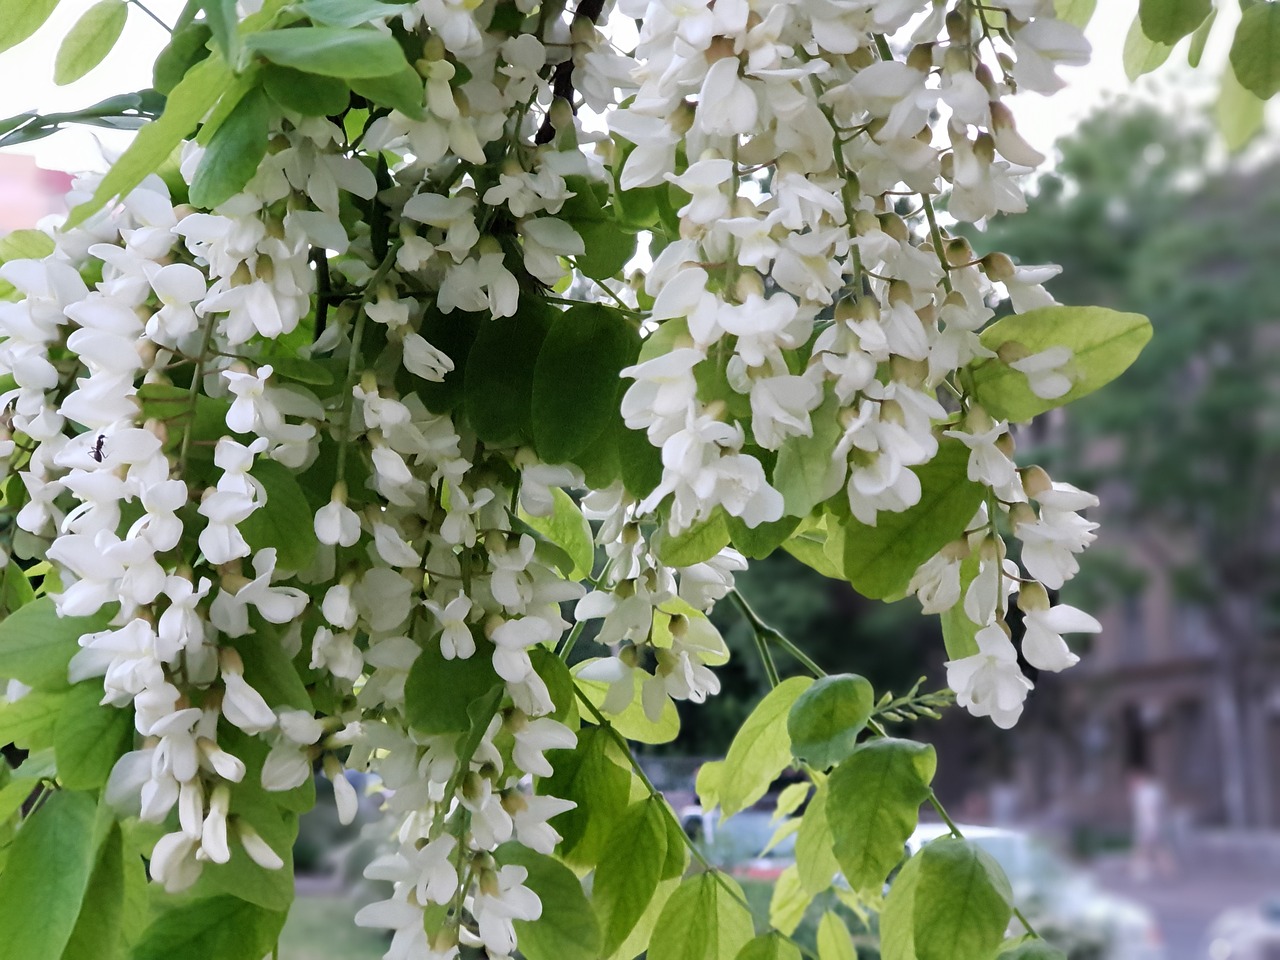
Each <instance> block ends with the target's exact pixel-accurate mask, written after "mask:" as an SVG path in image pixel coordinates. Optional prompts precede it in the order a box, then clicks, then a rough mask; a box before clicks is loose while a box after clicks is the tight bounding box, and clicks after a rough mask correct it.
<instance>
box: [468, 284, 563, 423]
mask: <svg viewBox="0 0 1280 960" xmlns="http://www.w3.org/2000/svg"><path fill="white" fill-rule="evenodd" d="M549 313H550V311H547V310H546V309H545V308H543V307H542V306H541V305H540V304H537V303H536V301H533V300H532V299H530V298H528V297H526V298H524V299H522V300H521V301H520V309H519V311H518V312H517V313H516V315H515V316H512V317H494V318H492V319H488V320H485V321H483V322H482V323H481V324H480V330H479V332H478V333H477V334H476V340H475V343H474V344H472V346H471V352H470V353H469V354H468V355H467V362H466V373H465V375H464V377H463V388H462V389H463V395H464V396H465V398H466V405H467V418H468V419H469V420H470V421H471V426H472V427H474V428H475V431H476V435H477V436H478V437H479V438H480V439H481V440H483V441H484V442H485V443H490V444H495V445H506V444H513V443H517V442H519V441H520V440H522V439H525V438H529V437H531V436H532V431H533V417H532V413H531V411H532V404H533V382H534V380H533V377H534V365H535V364H536V363H537V361H538V352H539V350H540V349H541V347H542V342H543V339H544V338H545V337H546V335H547V330H548V329H549V328H550V326H551V316H550V315H549Z"/></svg>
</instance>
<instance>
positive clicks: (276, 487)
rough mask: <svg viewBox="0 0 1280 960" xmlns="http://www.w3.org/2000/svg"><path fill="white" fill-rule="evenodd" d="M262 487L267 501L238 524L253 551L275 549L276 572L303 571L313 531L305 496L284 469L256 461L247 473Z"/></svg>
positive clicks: (312, 543) (311, 553)
mask: <svg viewBox="0 0 1280 960" xmlns="http://www.w3.org/2000/svg"><path fill="white" fill-rule="evenodd" d="M249 474H250V476H252V477H253V478H254V479H255V480H257V481H258V482H259V483H261V484H262V489H263V490H264V491H266V494H267V502H266V504H264V505H263V506H262V507H259V508H258V509H257V510H255V511H254V512H253V513H251V514H249V517H248V519H247V520H245V521H244V522H243V523H242V524H240V532H241V533H242V534H244V538H245V540H246V541H248V543H249V546H250V547H252V548H253V550H254V552H255V553H256V552H257V551H259V550H261V549H263V548H264V547H275V549H276V568H277V569H278V570H305V569H306V568H307V567H309V566H310V565H311V561H312V560H313V559H315V554H316V532H315V524H314V522H313V518H312V514H311V507H310V506H309V505H308V503H307V496H306V494H305V493H303V492H302V487H300V486H299V485H298V480H297V478H296V477H295V476H294V475H293V472H292V471H291V470H290V469H289V468H288V467H286V466H284V465H283V464H280V463H276V462H275V461H274V460H265V459H259V460H258V462H257V463H255V464H254V465H253V469H252V470H250V471H249Z"/></svg>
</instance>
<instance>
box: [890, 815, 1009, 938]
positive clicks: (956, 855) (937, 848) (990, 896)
mask: <svg viewBox="0 0 1280 960" xmlns="http://www.w3.org/2000/svg"><path fill="white" fill-rule="evenodd" d="M917 858H918V859H919V860H920V878H919V880H918V881H917V886H916V891H915V899H916V909H915V913H914V926H915V935H914V940H915V950H916V957H917V958H918V960H990V958H991V957H992V956H993V955H994V954H995V952H996V950H997V948H998V947H999V946H1000V944H1001V942H1002V941H1003V940H1004V931H1005V928H1006V927H1008V925H1009V920H1010V918H1012V916H1013V907H1012V906H1011V901H1012V893H1011V892H1010V890H1009V881H1008V880H1007V879H1005V876H1004V872H1003V871H1002V870H1001V869H1000V865H999V864H998V863H996V861H995V858H993V857H992V856H991V854H989V853H987V852H986V851H985V850H983V849H982V848H981V847H979V846H977V845H976V844H972V843H968V842H966V841H964V840H957V839H954V838H951V837H947V838H944V839H941V840H935V841H934V842H933V843H930V844H928V845H927V846H926V847H924V848H923V849H922V850H921V851H920V852H919V854H917Z"/></svg>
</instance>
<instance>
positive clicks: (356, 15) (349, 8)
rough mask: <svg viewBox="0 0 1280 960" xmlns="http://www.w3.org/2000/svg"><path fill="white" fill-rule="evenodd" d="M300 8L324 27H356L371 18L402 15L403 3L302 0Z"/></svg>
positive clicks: (358, 0) (366, 0) (363, 0)
mask: <svg viewBox="0 0 1280 960" xmlns="http://www.w3.org/2000/svg"><path fill="white" fill-rule="evenodd" d="M301 10H302V12H303V13H304V14H306V15H307V17H308V18H309V19H310V20H311V21H312V22H313V23H320V24H323V25H324V26H326V27H358V26H360V25H361V24H362V23H368V22H370V21H371V20H385V19H386V18H387V17H399V16H403V14H404V5H403V4H391V3H379V2H378V0H303V3H302V4H301Z"/></svg>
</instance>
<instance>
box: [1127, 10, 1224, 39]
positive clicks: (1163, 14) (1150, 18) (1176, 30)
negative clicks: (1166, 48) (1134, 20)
mask: <svg viewBox="0 0 1280 960" xmlns="http://www.w3.org/2000/svg"><path fill="white" fill-rule="evenodd" d="M1212 10H1213V0H1139V3H1138V20H1139V21H1140V22H1141V23H1142V32H1143V33H1145V34H1146V35H1147V36H1148V37H1150V38H1151V39H1152V40H1155V41H1157V42H1159V43H1167V44H1170V45H1172V44H1175V43H1177V42H1178V41H1179V40H1181V39H1182V38H1183V37H1185V36H1186V35H1187V34H1188V33H1191V32H1192V31H1194V30H1195V28H1196V27H1198V26H1200V24H1201V23H1203V22H1204V18H1205V17H1207V16H1209V13H1210V11H1212Z"/></svg>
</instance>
